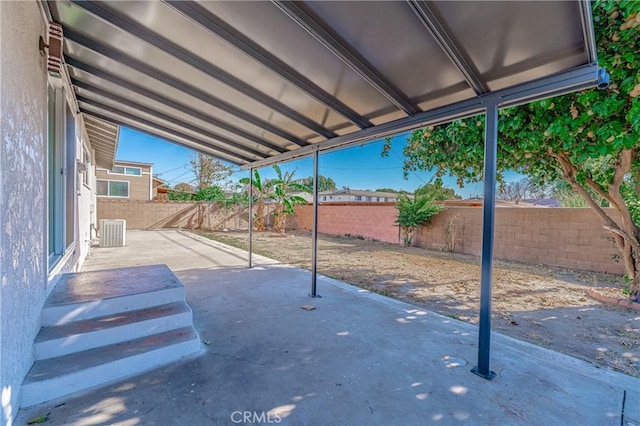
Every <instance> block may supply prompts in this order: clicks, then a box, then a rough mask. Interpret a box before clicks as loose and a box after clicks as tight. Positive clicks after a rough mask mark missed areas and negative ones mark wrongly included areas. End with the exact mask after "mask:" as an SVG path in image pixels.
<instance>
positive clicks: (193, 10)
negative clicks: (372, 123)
mask: <svg viewBox="0 0 640 426" xmlns="http://www.w3.org/2000/svg"><path fill="white" fill-rule="evenodd" d="M165 3H166V4H167V5H168V6H170V7H172V8H173V9H175V10H176V11H178V12H180V13H181V14H183V15H184V16H186V17H187V18H189V19H191V20H193V21H194V22H196V23H198V24H199V25H200V26H201V27H202V28H204V29H206V30H207V31H209V32H210V33H212V34H214V35H216V36H217V37H219V38H221V39H222V40H224V41H225V42H227V43H229V44H230V45H231V46H233V47H235V48H236V49H238V50H239V51H241V52H242V53H244V54H245V55H247V56H249V57H250V58H251V59H253V60H254V61H256V62H258V63H259V64H261V65H263V66H265V67H266V68H268V69H270V70H271V71H272V72H274V73H275V74H277V75H279V76H280V77H282V78H283V79H285V80H286V81H288V82H289V83H291V84H293V85H294V86H296V87H297V88H298V89H300V90H302V91H303V92H305V93H306V94H308V95H309V96H311V97H312V98H314V99H315V100H317V101H318V102H320V103H322V104H323V105H325V106H326V107H328V108H330V109H332V110H333V111H335V112H337V113H338V114H340V115H341V116H343V117H344V118H346V119H347V120H349V121H351V122H352V123H354V124H356V125H358V126H359V127H362V126H360V124H364V123H365V119H364V118H363V117H362V116H361V115H360V114H358V113H357V112H355V111H354V110H353V109H351V108H349V107H348V106H347V105H345V104H344V103H342V102H341V101H340V100H339V99H337V98H336V97H335V96H332V95H331V94H329V93H327V92H326V91H325V90H323V89H322V88H321V87H320V86H318V85H317V84H315V83H314V82H313V81H311V80H310V79H308V78H307V77H305V76H304V75H303V74H301V73H300V72H298V71H296V70H295V68H293V67H292V66H290V65H289V64H287V63H286V62H284V61H283V60H281V59H279V58H278V57H277V56H275V55H273V54H272V53H271V52H269V51H268V50H267V49H265V48H263V47H262V46H260V45H259V44H258V43H256V42H254V41H253V40H251V39H250V38H249V37H247V36H245V35H244V34H242V33H241V32H240V31H238V30H236V29H235V28H233V27H232V26H231V25H229V24H227V23H226V22H225V21H223V20H222V19H220V18H218V17H217V16H216V15H214V14H213V13H211V12H209V11H208V10H207V9H206V8H205V7H203V6H201V5H200V4H199V3H197V2H194V1H166V0H165ZM333 136H335V134H334V135H333ZM328 137H332V136H328Z"/></svg>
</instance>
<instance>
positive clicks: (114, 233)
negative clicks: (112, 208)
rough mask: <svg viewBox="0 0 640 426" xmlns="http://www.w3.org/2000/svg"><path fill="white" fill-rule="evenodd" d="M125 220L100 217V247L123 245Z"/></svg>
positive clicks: (125, 227) (125, 228) (125, 229)
mask: <svg viewBox="0 0 640 426" xmlns="http://www.w3.org/2000/svg"><path fill="white" fill-rule="evenodd" d="M126 231H127V221H126V220H124V219H100V247H124V242H125V233H126Z"/></svg>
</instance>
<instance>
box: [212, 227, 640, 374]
mask: <svg viewBox="0 0 640 426" xmlns="http://www.w3.org/2000/svg"><path fill="white" fill-rule="evenodd" d="M201 235H204V236H206V237H209V238H212V239H214V240H217V241H220V242H223V243H226V244H229V245H232V246H235V247H240V248H243V249H246V248H247V238H248V234H247V232H213V233H209V232H207V233H204V232H203V233H201ZM253 247H254V252H255V253H258V254H261V255H263V256H266V257H269V258H271V259H275V260H278V261H281V262H284V263H288V264H290V265H294V266H298V267H301V268H305V269H310V267H311V234H310V233H309V232H300V231H293V232H289V233H288V234H287V235H286V236H281V235H274V234H272V233H270V232H261V233H254V240H253ZM479 263H480V262H479V259H478V258H476V257H473V256H466V255H459V254H453V253H443V252H435V251H429V250H424V249H421V248H418V247H400V246H397V245H394V244H388V243H381V242H375V241H367V240H362V239H356V238H350V237H334V236H327V235H321V236H319V238H318V272H319V273H321V274H324V275H327V276H329V277H332V278H336V279H339V280H343V281H346V282H348V283H352V284H354V285H357V286H359V287H362V288H366V289H368V290H371V291H375V292H377V293H381V294H384V295H386V296H389V297H393V298H396V299H400V300H404V301H407V302H410V303H413V304H417V305H419V306H422V307H424V308H426V309H428V310H431V311H434V312H438V313H441V314H443V315H446V316H449V317H451V318H455V319H458V320H461V321H467V322H471V323H477V321H478V308H479V299H480V278H479V277H480V264H479ZM599 287H613V288H618V289H622V288H623V282H622V280H621V279H620V277H617V276H613V275H608V274H598V273H588V272H582V271H572V270H568V269H562V268H555V267H546V266H542V265H524V264H520V263H514V262H500V261H496V262H494V271H493V321H492V326H493V329H494V331H497V332H499V333H502V334H505V335H508V336H511V337H515V338H517V339H521V340H526V341H528V342H531V343H534V344H537V345H540V346H544V347H547V348H549V349H552V350H554V351H557V352H562V353H565V354H568V355H572V356H575V357H577V358H581V359H584V360H586V361H589V362H591V363H593V364H595V365H598V366H603V367H607V368H611V369H614V370H617V371H621V372H623V373H625V374H629V375H631V376H636V377H638V376H640V312H638V311H632V310H627V309H624V308H621V307H616V306H610V305H607V304H602V303H600V302H598V301H596V300H594V299H592V298H591V297H589V296H588V295H587V293H586V291H587V290H588V289H589V288H596V289H597V288H599ZM320 292H321V290H320Z"/></svg>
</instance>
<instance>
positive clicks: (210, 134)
mask: <svg viewBox="0 0 640 426" xmlns="http://www.w3.org/2000/svg"><path fill="white" fill-rule="evenodd" d="M71 82H72V84H73V85H74V86H75V87H77V88H80V89H83V90H86V91H88V92H90V93H92V94H96V95H99V96H102V97H104V98H107V99H109V100H112V101H114V102H117V103H118V104H121V105H124V106H127V107H129V108H133V109H135V110H138V111H142V112H144V113H146V114H149V115H152V116H154V117H157V118H158V119H160V120H164V121H166V122H168V123H171V124H174V125H176V126H178V127H180V128H182V129H187V130H191V131H192V132H195V133H198V134H201V135H203V136H206V137H208V138H211V139H213V140H215V141H217V142H219V143H221V144H222V146H221V149H224V146H225V145H226V146H231V147H234V148H237V149H239V150H242V151H246V152H247V153H249V154H252V155H255V156H257V157H262V158H265V157H266V154H265V153H264V152H260V151H257V150H255V149H253V148H250V147H247V146H246V145H242V144H240V143H238V142H235V141H232V140H231V139H229V138H227V137H225V136H223V135H221V134H218V133H215V132H212V131H209V130H206V129H203V128H202V127H200V126H195V125H193V124H191V123H188V122H186V121H183V120H179V119H177V118H175V117H173V116H171V115H168V114H165V113H163V112H162V111H159V110H157V109H154V108H149V107H147V106H145V105H142V104H140V103H138V102H134V101H131V100H129V99H126V98H123V97H121V96H118V95H116V94H114V93H112V92H110V91H107V90H103V89H100V88H98V87H95V86H94V85H92V84H89V83H85V82H83V81H80V80H78V79H75V78H72V79H71ZM216 146H217V145H216Z"/></svg>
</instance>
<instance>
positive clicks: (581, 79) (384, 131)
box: [241, 64, 608, 168]
mask: <svg viewBox="0 0 640 426" xmlns="http://www.w3.org/2000/svg"><path fill="white" fill-rule="evenodd" d="M607 79H608V74H607V73H606V72H605V71H604V70H602V69H600V68H598V66H597V64H590V65H584V66H581V67H578V68H575V69H573V70H570V71H566V72H562V73H559V74H555V75H552V76H549V77H545V78H542V79H539V80H536V81H533V82H530V83H525V84H522V85H518V86H514V87H510V88H507V89H503V90H498V91H495V92H491V93H488V94H486V95H482V96H478V97H475V98H472V99H469V100H466V101H461V102H456V103H454V104H451V105H447V106H444V107H440V108H435V109H432V110H429V111H424V112H420V113H417V114H415V115H412V116H409V117H404V118H401V119H398V120H395V121H391V122H388V123H384V124H380V125H377V126H375V127H372V128H369V129H363V130H360V131H357V132H354V133H350V134H348V135H344V136H338V137H335V138H333V139H330V140H328V141H324V142H319V143H318V144H314V145H312V146H307V147H303V148H299V149H296V150H294V151H289V152H286V153H283V154H279V155H276V156H273V157H271V158H268V159H266V160H261V161H256V162H254V163H252V166H253V167H264V166H269V165H271V164H276V163H280V162H283V161H289V160H292V159H295V158H302V157H307V156H309V155H311V154H312V153H313V151H314V150H316V149H318V150H319V151H320V152H325V151H330V150H335V149H338V148H346V147H348V146H353V145H357V144H360V143H364V142H368V141H371V140H374V139H379V138H383V137H385V136H392V135H394V134H397V133H400V132H403V131H408V130H414V129H418V128H420V127H425V126H435V125H439V124H444V123H448V122H450V121H453V120H456V119H461V118H467V117H472V116H474V115H478V114H481V113H482V112H484V110H485V108H486V106H487V105H490V104H493V103H496V104H497V105H498V107H499V108H507V107H512V106H517V105H521V104H524V103H528V102H533V101H535V100H539V99H544V98H549V97H552V96H559V95H563V94H565V93H570V92H575V91H577V90H582V89H587V88H590V87H594V86H598V87H601V86H602V87H606V86H604V84H605V82H606V81H608V80H607ZM247 167H248V166H247V165H245V166H241V168H247Z"/></svg>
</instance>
